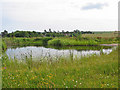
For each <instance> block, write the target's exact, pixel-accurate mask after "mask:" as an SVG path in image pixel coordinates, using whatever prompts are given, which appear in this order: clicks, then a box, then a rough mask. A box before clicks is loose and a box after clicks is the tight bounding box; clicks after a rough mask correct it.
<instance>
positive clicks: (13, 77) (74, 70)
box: [2, 50, 118, 88]
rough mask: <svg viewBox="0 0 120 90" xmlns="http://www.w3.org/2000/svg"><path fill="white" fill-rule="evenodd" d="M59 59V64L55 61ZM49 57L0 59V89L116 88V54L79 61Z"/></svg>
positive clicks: (115, 52)
mask: <svg viewBox="0 0 120 90" xmlns="http://www.w3.org/2000/svg"><path fill="white" fill-rule="evenodd" d="M57 59H58V60H57ZM57 59H56V61H54V62H53V61H52V60H51V59H50V57H49V58H48V60H47V59H46V58H43V59H42V58H40V60H38V61H34V60H32V59H31V58H27V57H26V61H25V62H24V61H22V62H18V60H14V61H13V60H9V59H8V57H7V56H4V57H3V58H2V61H3V68H2V80H3V88H48V87H49V88H61V87H63V88H73V87H74V88H75V87H76V88H117V87H118V50H115V51H113V52H112V53H110V54H109V55H106V54H102V55H101V56H96V55H93V56H90V57H84V58H81V59H74V60H73V59H72V57H71V59H69V58H68V59H67V58H64V57H61V58H57Z"/></svg>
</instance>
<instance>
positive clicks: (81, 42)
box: [48, 38, 98, 46]
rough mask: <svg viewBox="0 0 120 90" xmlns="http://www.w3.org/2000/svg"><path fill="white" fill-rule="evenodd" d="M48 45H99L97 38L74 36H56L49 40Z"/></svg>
mask: <svg viewBox="0 0 120 90" xmlns="http://www.w3.org/2000/svg"><path fill="white" fill-rule="evenodd" d="M48 45H54V46H56V45H61V46H79V45H98V44H97V42H96V41H95V40H75V39H73V38H54V39H53V40H50V41H48Z"/></svg>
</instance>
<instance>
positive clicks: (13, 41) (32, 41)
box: [3, 37, 52, 46]
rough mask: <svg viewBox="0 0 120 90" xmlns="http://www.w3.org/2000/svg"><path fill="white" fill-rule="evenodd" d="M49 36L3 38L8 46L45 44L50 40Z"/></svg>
mask: <svg viewBox="0 0 120 90" xmlns="http://www.w3.org/2000/svg"><path fill="white" fill-rule="evenodd" d="M51 39H52V38H51V37H37V38H36V37H33V38H3V40H4V41H5V43H6V44H7V45H8V46H30V45H37V46H42V45H47V41H49V40H51Z"/></svg>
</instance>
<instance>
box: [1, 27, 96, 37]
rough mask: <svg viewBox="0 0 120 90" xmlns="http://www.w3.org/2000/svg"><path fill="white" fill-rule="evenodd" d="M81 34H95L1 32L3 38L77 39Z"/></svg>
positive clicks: (83, 32)
mask: <svg viewBox="0 0 120 90" xmlns="http://www.w3.org/2000/svg"><path fill="white" fill-rule="evenodd" d="M81 34H94V33H93V32H90V31H79V30H74V31H73V32H69V31H66V32H65V31H64V30H62V32H59V31H58V32H56V31H52V30H51V29H49V30H48V31H47V30H44V32H36V31H15V32H12V33H8V31H7V30H4V32H1V35H2V37H65V36H68V37H77V36H79V35H81Z"/></svg>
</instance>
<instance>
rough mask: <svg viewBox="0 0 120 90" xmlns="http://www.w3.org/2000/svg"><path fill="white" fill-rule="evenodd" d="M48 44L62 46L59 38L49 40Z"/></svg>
mask: <svg viewBox="0 0 120 90" xmlns="http://www.w3.org/2000/svg"><path fill="white" fill-rule="evenodd" d="M48 45H53V46H61V45H62V44H61V41H60V40H59V39H54V40H51V41H49V42H48Z"/></svg>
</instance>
